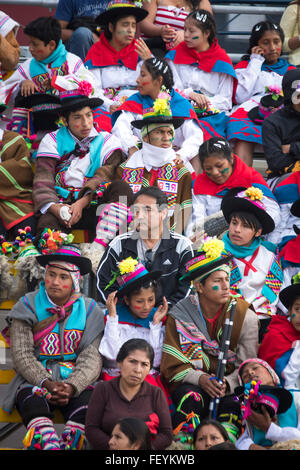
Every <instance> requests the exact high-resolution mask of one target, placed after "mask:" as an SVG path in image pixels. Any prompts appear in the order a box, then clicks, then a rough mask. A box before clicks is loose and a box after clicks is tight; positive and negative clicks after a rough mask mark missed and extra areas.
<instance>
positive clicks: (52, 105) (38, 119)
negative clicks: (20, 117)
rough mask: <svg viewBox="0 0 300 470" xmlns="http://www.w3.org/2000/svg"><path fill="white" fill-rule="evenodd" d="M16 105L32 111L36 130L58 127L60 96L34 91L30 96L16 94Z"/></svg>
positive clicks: (50, 129)
mask: <svg viewBox="0 0 300 470" xmlns="http://www.w3.org/2000/svg"><path fill="white" fill-rule="evenodd" d="M14 106H15V107H17V108H26V109H28V110H31V112H32V123H33V127H34V132H38V131H45V130H49V131H52V130H55V129H57V127H58V126H57V124H56V121H57V120H58V118H59V114H60V108H61V104H60V98H59V96H57V95H52V94H48V93H33V94H32V95H30V96H22V95H21V94H20V93H19V94H18V95H17V96H16V99H15V103H14Z"/></svg>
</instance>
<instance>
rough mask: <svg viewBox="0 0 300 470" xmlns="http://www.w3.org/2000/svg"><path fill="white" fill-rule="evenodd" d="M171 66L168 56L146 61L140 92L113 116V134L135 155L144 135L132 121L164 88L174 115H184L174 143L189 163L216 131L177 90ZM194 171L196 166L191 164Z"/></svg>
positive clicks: (132, 96)
mask: <svg viewBox="0 0 300 470" xmlns="http://www.w3.org/2000/svg"><path fill="white" fill-rule="evenodd" d="M173 87H174V80H173V74H172V71H171V68H170V66H169V64H168V62H167V61H166V60H165V59H157V58H155V57H153V58H150V59H147V60H145V61H144V63H143V65H142V67H141V71H140V75H139V76H138V78H137V89H138V93H135V94H134V95H131V96H130V97H129V98H128V99H127V100H126V101H125V102H124V103H123V104H122V106H120V107H119V108H118V110H117V111H116V112H115V113H114V114H113V116H112V123H113V128H112V134H114V135H116V136H117V137H118V138H119V140H120V141H121V143H122V148H123V150H124V152H125V153H128V155H129V156H131V155H132V154H133V153H134V152H136V151H137V150H138V142H141V140H142V139H141V134H140V131H139V130H138V129H134V128H133V127H132V126H131V122H133V121H136V120H138V119H142V117H143V115H144V114H145V113H146V110H147V109H149V108H152V107H153V103H154V101H155V100H156V99H157V98H158V95H159V94H160V92H161V90H162V89H166V90H167V91H168V92H169V93H170V95H171V99H170V107H171V114H172V116H173V118H183V119H184V122H183V124H182V126H180V127H179V128H178V129H176V131H175V136H174V137H175V138H174V141H173V146H174V147H176V148H177V149H179V150H178V151H177V154H178V156H179V157H180V159H181V160H182V161H183V163H184V164H185V165H188V164H189V162H190V160H192V159H193V158H194V157H195V156H196V155H197V153H198V148H199V145H200V144H201V143H202V142H203V140H206V139H207V138H209V137H211V135H213V133H214V131H213V129H212V128H211V126H210V125H209V124H207V123H202V124H201V123H200V122H199V120H198V117H197V115H196V112H195V110H194V109H193V107H192V105H191V104H190V103H189V101H188V100H187V99H186V98H184V97H183V96H181V95H180V94H179V93H178V92H176V91H175V89H174V88H173ZM189 169H190V171H191V172H193V171H194V169H193V167H191V165H189Z"/></svg>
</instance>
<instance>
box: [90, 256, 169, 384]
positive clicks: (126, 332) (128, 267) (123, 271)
mask: <svg viewBox="0 0 300 470" xmlns="http://www.w3.org/2000/svg"><path fill="white" fill-rule="evenodd" d="M160 274H161V273H160V272H159V271H152V272H149V271H148V270H147V269H146V268H145V267H144V266H143V265H142V264H141V263H139V262H138V260H137V259H133V258H131V257H128V258H126V259H124V260H122V261H121V262H120V263H119V264H118V271H116V273H115V275H114V276H113V278H112V281H111V282H114V280H115V279H117V282H118V284H119V289H118V290H117V291H114V292H111V293H110V294H109V295H108V297H107V301H106V307H107V310H106V315H105V330H104V335H103V338H102V340H101V343H100V347H99V352H100V353H101V355H102V356H103V358H104V367H103V369H102V375H101V378H102V380H110V379H111V378H112V377H116V376H118V375H119V373H120V371H119V368H118V367H117V364H116V358H117V352H118V351H119V349H120V347H121V346H122V344H124V343H125V342H126V341H127V340H129V339H130V338H143V339H145V340H146V341H148V343H149V344H151V346H152V347H153V350H154V353H155V356H154V362H153V370H151V371H150V372H151V375H153V377H155V376H157V375H158V373H159V365H160V361H161V354H162V346H163V341H164V331H165V328H164V326H163V319H164V317H165V316H166V314H167V312H168V304H167V301H166V298H165V297H163V304H162V305H160V306H159V307H156V306H155V305H156V302H157V290H158V284H157V282H158V279H159V277H160ZM149 380H150V382H151V381H152V379H151V378H150V379H149ZM152 382H153V381H152Z"/></svg>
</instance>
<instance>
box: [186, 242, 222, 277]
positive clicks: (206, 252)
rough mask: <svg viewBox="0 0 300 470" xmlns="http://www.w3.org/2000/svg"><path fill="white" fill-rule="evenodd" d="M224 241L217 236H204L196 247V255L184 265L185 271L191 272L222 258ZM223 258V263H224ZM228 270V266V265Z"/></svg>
mask: <svg viewBox="0 0 300 470" xmlns="http://www.w3.org/2000/svg"><path fill="white" fill-rule="evenodd" d="M224 248H225V245H224V242H223V241H222V240H219V239H218V238H217V237H205V238H204V240H203V243H202V244H201V245H200V246H199V248H198V249H197V253H199V254H198V256H196V257H195V258H193V259H191V260H190V261H189V262H188V263H186V265H185V269H186V271H187V273H192V272H193V271H196V270H197V269H199V268H202V267H204V266H208V265H209V264H210V263H212V262H214V261H216V260H219V259H220V258H222V253H223V252H224ZM225 263H226V262H225V260H224V264H225ZM228 270H229V271H230V268H229V267H228Z"/></svg>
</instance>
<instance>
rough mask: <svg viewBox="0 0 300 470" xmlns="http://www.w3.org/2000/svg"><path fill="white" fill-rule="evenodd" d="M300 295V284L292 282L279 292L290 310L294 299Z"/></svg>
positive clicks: (281, 299) (283, 302)
mask: <svg viewBox="0 0 300 470" xmlns="http://www.w3.org/2000/svg"><path fill="white" fill-rule="evenodd" d="M296 297H300V284H299V283H298V284H291V285H290V286H287V287H285V288H284V289H282V291H280V292H279V300H280V302H281V303H282V304H283V305H284V306H285V308H286V309H287V310H288V309H289V307H290V306H291V305H292V304H293V302H294V299H295V298H296Z"/></svg>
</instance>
